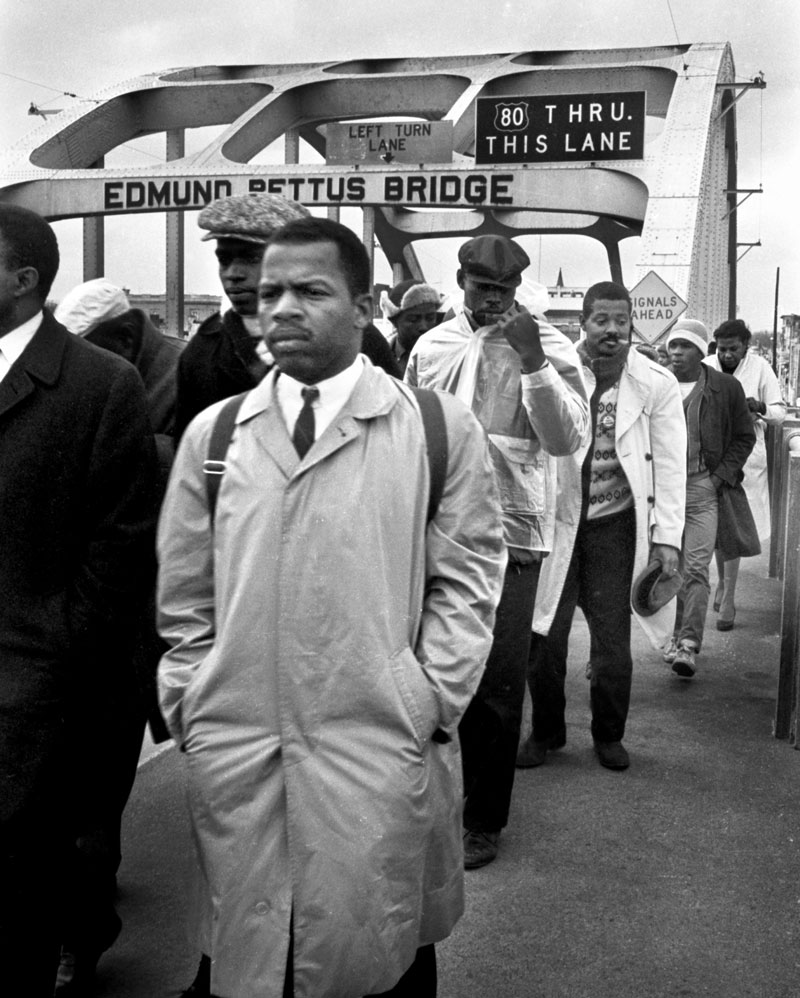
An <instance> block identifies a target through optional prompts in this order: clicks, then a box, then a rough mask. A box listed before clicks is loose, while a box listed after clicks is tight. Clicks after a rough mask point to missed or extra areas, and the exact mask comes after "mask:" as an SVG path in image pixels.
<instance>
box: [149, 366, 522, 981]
mask: <svg viewBox="0 0 800 998" xmlns="http://www.w3.org/2000/svg"><path fill="white" fill-rule="evenodd" d="M363 363H364V370H363V372H362V374H361V376H360V378H359V381H358V382H357V384H356V387H355V389H354V391H353V393H352V395H351V397H350V399H349V400H348V401H347V402H346V403H345V406H344V408H343V409H342V411H341V412H340V413H339V415H338V416H337V417H336V418H335V419H334V421H333V423H332V424H331V425H330V426H329V427H327V429H326V430H325V431H324V433H323V434H322V436H321V437H320V438H319V440H317V441H316V442H315V444H314V446H313V447H312V448H311V450H310V451H309V452H308V454H307V455H306V456H305V458H304V459H303V460H302V461H299V460H298V457H297V453H296V452H295V450H294V447H293V445H292V443H291V439H290V436H289V432H288V431H287V429H286V426H285V424H284V420H283V417H282V415H281V413H280V411H279V409H278V406H277V404H276V402H275V400H274V395H273V385H274V381H275V375H274V374H270V375H268V376H267V378H265V379H264V381H263V382H262V383H261V384H260V385H259V386H258V387H257V388H256V389H255V390H254V391H252V392H251V393H250V395H249V396H248V397H247V398H246V399H245V400H244V403H243V405H242V407H241V409H240V410H239V414H238V417H237V425H236V429H235V432H234V435H233V439H232V442H231V444H230V447H229V449H228V454H227V458H226V460H227V470H226V472H225V474H224V476H223V478H222V483H221V487H220V490H219V494H218V500H217V506H216V515H215V521H214V532H213V537H212V535H211V532H210V530H209V522H208V511H207V506H206V485H205V482H204V481H203V472H202V466H203V461H204V459H205V456H206V454H207V448H208V439H209V435H210V431H211V427H212V424H213V422H214V419H215V417H216V414H217V413H218V412H219V409H220V408H221V406H214V407H212V408H211V409H210V410H208V411H207V412H205V413H203V414H201V416H199V417H198V418H197V419H196V420H195V422H194V423H193V425H192V426H191V427H190V429H189V430H188V432H187V434H186V436H185V438H184V440H183V442H182V444H181V446H180V448H179V451H178V455H177V458H176V464H175V467H174V471H173V476H172V479H171V482H170V486H169V489H168V492H167V497H166V501H165V505H164V510H163V514H162V520H161V524H160V528H159V555H160V575H159V620H160V626H161V633H162V635H163V636H164V638H165V639H166V640H167V642H168V643H169V644H170V646H171V650H170V651H169V653H168V654H167V655H166V656H165V657H164V659H163V661H162V663H161V668H160V688H161V705H162V709H163V712H164V716H165V718H166V721H167V724H168V726H169V728H170V730H171V732H172V734H173V736H174V737H175V739H176V740H177V741H178V742H179V743H180V744H181V745H182V746H183V748H184V750H185V753H186V761H187V773H188V781H189V798H190V807H191V813H192V821H193V826H194V834H195V838H196V841H197V843H198V847H199V850H200V857H201V862H200V868H199V871H198V874H199V875H200V876H201V877H203V876H204V877H205V878H206V880H205V882H203V883H201V886H200V891H201V895H205V896H206V897H207V899H208V902H209V905H210V909H211V917H210V919H209V923H208V926H207V929H208V936H207V938H206V939H204V940H203V944H204V945H206V946H207V947H208V951H209V953H210V955H211V957H212V961H213V962H212V979H211V990H212V992H215V993H218V994H231V995H234V994H235V995H236V996H237V998H265V996H267V995H277V996H280V995H282V994H283V990H282V988H283V978H284V971H285V967H286V957H287V947H288V944H289V922H290V917H292V913H293V920H294V989H295V990H294V993H295V995H296V996H297V998H312V996H313V998H348V996H353V998H356V996H362V995H366V994H372V993H380V992H382V991H386V990H389V989H390V988H391V987H392V986H393V985H394V984H395V983H396V982H397V980H398V979H399V978H400V976H401V975H402V973H403V972H404V971H405V969H406V968H407V967H408V966H409V965H410V964H411V962H412V960H413V959H414V956H415V954H416V950H417V948H418V947H419V946H421V945H425V944H427V943H431V942H435V941H437V940H440V939H442V938H444V937H445V936H446V935H447V934H448V933H449V932H450V930H451V929H452V927H453V925H454V924H455V922H456V920H457V919H458V917H459V916H460V914H461V912H462V908H463V852H462V845H461V803H462V799H461V798H462V788H461V762H460V756H459V749H458V739H457V737H456V731H457V725H458V721H459V719H460V717H461V714H462V713H463V711H464V710H465V709H466V707H467V704H468V703H469V700H470V698H471V696H472V694H473V693H474V691H475V689H476V687H477V685H478V682H479V680H480V676H481V673H482V671H483V665H484V661H485V659H486V657H487V655H488V652H489V648H490V645H491V640H492V638H491V635H492V626H493V622H494V612H495V606H496V603H497V600H498V599H499V594H500V588H501V584H502V574H503V570H504V567H505V551H504V548H503V543H502V537H501V531H500V526H499V518H498V516H497V505H496V496H495V493H494V489H493V486H492V478H491V470H490V467H489V463H488V458H487V456H486V445H485V441H484V438H483V433H482V431H481V429H480V427H479V426H478V424H477V423H476V421H475V420H474V419H473V418H472V417H471V415H470V414H469V412H468V411H467V410H466V409H465V408H464V407H463V406H461V405H460V403H458V402H457V401H456V400H454V399H450V398H446V397H445V398H443V399H442V404H443V407H444V412H445V418H446V423H447V432H448V450H449V459H448V474H447V480H446V484H445V488H444V492H443V496H442V500H441V503H440V506H439V510H438V512H437V514H436V517H435V519H434V520H433V521H432V522H431V524H430V525H427V524H426V518H427V502H428V497H427V492H428V463H427V457H426V449H425V436H424V430H423V426H422V423H421V419H420V416H419V412H418V409H417V405H416V402H415V401H414V400H413V399H412V398H410V397H408V395H407V394H406V392H405V390H404V389H403V388H402V386H401V385H398V383H397V382H395V381H394V380H393V379H391V378H389V377H388V376H387V375H385V374H384V373H383V372H382V371H379V370H377V369H376V368H374V367H373V366H372V365H371V364H370V363H369V362H368V361H366V360H365V361H364V362H363ZM200 871H202V873H201V872H200Z"/></svg>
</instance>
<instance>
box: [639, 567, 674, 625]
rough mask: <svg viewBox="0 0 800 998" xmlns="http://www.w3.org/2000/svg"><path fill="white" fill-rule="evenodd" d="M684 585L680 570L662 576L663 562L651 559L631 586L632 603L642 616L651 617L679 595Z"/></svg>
mask: <svg viewBox="0 0 800 998" xmlns="http://www.w3.org/2000/svg"><path fill="white" fill-rule="evenodd" d="M682 585H683V576H682V575H681V573H680V572H676V573H675V574H674V575H671V576H668V577H662V576H661V562H660V561H651V562H650V564H649V565H648V566H647V567H646V568H645V569H644V570H643V571H641V572H640V573H639V574H638V575H637V576H636V578H635V579H634V582H633V586H632V588H631V605H632V606H633V609H634V610H635V612H636V613H638V614H639V616H640V617H651V616H652V615H653V614H654V613H655V612H656V611H657V610H660V609H661V607H662V606H666V605H667V603H669V601H670V600H671V599H672V598H673V597H675V596H677V594H678V591H679V590H680V588H681V586H682Z"/></svg>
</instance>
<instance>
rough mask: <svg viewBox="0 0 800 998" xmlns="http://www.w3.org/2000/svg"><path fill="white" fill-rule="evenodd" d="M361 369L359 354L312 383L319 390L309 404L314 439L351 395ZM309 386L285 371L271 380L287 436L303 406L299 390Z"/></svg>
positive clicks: (316, 438) (322, 431)
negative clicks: (349, 362) (311, 413)
mask: <svg viewBox="0 0 800 998" xmlns="http://www.w3.org/2000/svg"><path fill="white" fill-rule="evenodd" d="M363 370H364V359H363V357H362V356H361V354H359V355H358V356H357V357H356V359H355V360H354V361H353V363H352V364H351V365H350V366H349V367H347V368H345V370H344V371H340V372H339V374H335V375H334V376H333V377H332V378H327V379H326V380H325V381H319V382H317V383H316V384H315V385H314V386H313V387H314V388H318V389H319V398H318V399H317V400H316V401H315V402H314V403H313V409H314V422H315V435H314V439H315V440H319V438H320V437H321V436H322V434H323V433H324V432H325V430H326V429H327V428H328V426H330V424H331V423H332V422H333V420H334V419H335V418H336V416H337V415H338V414H339V412H340V410H341V409H342V407H343V406H344V404H345V402H347V400H348V399H349V398H350V396H351V395H352V394H353V389H354V388H355V386H356V382H357V381H358V379H359V378H360V377H361V372H362V371H363ZM310 387H311V386H310V385H304V384H302V383H301V382H300V381H296V380H295V379H294V378H290V377H289V375H288V374H281V376H280V377H279V378H278V379H277V380H276V381H275V390H276V392H277V397H278V405H279V406H280V410H281V412H282V413H283V418H284V420H285V421H286V426H287V427H288V429H289V434H290V435H291V433H292V430H293V429H294V424H295V423H296V422H297V417H298V416H299V415H300V410H301V409H302V408H303V396H302V394H301V392H302V390H303V389H304V388H310Z"/></svg>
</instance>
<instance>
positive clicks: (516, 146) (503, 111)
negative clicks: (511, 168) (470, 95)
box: [475, 90, 646, 165]
mask: <svg viewBox="0 0 800 998" xmlns="http://www.w3.org/2000/svg"><path fill="white" fill-rule="evenodd" d="M645 102H646V93H645V91H644V90H641V91H640V90H635V91H630V92H626V93H614V94H566V95H563V96H555V97H553V96H547V97H478V99H477V101H476V110H475V163H476V165H477V164H481V165H484V164H490V163H587V162H596V161H598V160H607V159H643V158H644V121H645Z"/></svg>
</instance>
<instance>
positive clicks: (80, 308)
mask: <svg viewBox="0 0 800 998" xmlns="http://www.w3.org/2000/svg"><path fill="white" fill-rule="evenodd" d="M130 307H131V306H130V303H129V302H128V299H127V297H126V296H125V292H124V291H123V290H122V288H118V287H117V286H116V284H112V283H111V281H107V280H106V279H105V277H97V278H95V279H94V280H93V281H86V283H85V284H79V285H78V286H77V287H75V288H73V289H72V290H71V291H68V292H67V294H65V295H64V300H63V301H62V302H61V303H60V304H59V306H58V307H57V308H56V310H55V313H54V315H55V317H56V319H57V320H58V322H60V323H61V324H62V325H63V326H66V327H67V329H68V330H69V331H70V332H71V333H75V335H76V336H86V334H87V333H90V332H91V331H92V330H93V329H94V327H95V326H99V325H100V323H101V322H105V321H106V319H113V318H114V317H115V316H117V315H122V313H123V312H127V311H128V310H129V309H130Z"/></svg>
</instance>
